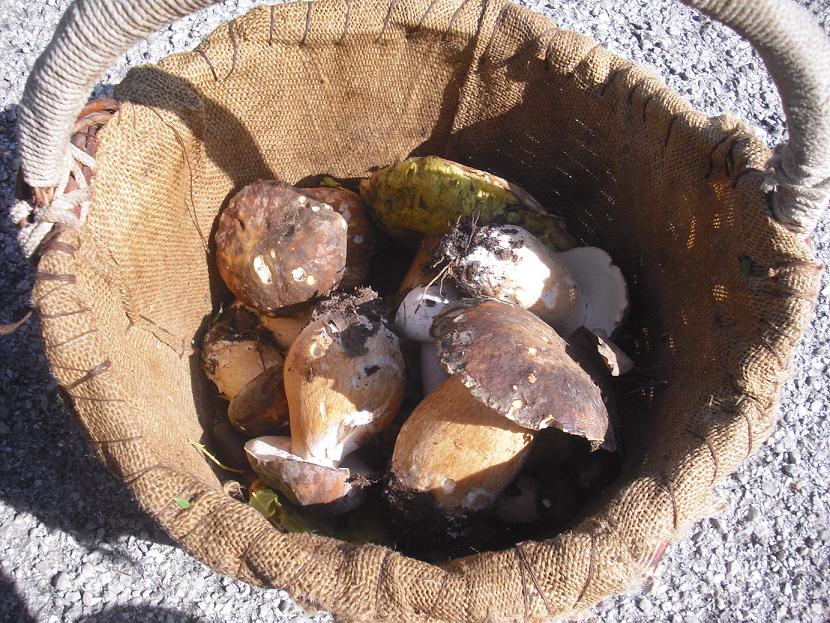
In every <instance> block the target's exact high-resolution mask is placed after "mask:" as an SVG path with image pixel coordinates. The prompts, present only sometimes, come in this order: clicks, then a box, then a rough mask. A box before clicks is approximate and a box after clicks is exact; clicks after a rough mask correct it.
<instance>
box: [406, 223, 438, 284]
mask: <svg viewBox="0 0 830 623" xmlns="http://www.w3.org/2000/svg"><path fill="white" fill-rule="evenodd" d="M439 240H440V238H439V237H438V236H427V237H426V238H424V239H423V240H421V243H420V244H419V245H418V251H417V252H416V253H415V257H414V258H413V259H412V263H411V264H410V265H409V270H408V271H407V272H406V275H404V278H403V281H401V285H400V287H399V288H398V296H400V297H404V296H406V294H407V293H408V292H409V291H410V290H411V289H412V288H417V287H418V286H420V285H423V284H425V283H429V282H430V281H431V280H432V278H433V277H435V275H436V274H437V273H438V270H437V269H435V268H434V267H433V260H432V256H433V254H434V253H435V249H436V248H437V246H438V241H439Z"/></svg>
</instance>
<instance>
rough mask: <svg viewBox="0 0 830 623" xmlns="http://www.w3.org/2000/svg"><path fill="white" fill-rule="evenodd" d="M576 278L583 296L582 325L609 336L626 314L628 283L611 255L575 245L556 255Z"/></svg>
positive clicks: (603, 335)
mask: <svg viewBox="0 0 830 623" xmlns="http://www.w3.org/2000/svg"><path fill="white" fill-rule="evenodd" d="M556 257H557V259H558V260H559V261H560V262H561V263H562V264H563V265H564V266H567V268H568V270H570V272H571V273H572V274H573V275H574V277H575V278H576V282H577V283H578V284H579V288H580V290H581V291H582V296H583V298H584V299H585V304H586V307H587V313H586V315H585V321H584V323H583V324H584V325H585V326H586V327H587V328H588V329H590V330H591V331H593V332H594V333H597V334H599V335H600V336H602V337H611V336H612V335H613V334H614V332H615V331H616V330H617V329H618V328H619V326H620V325H621V324H622V323H623V321H624V320H625V317H626V314H627V313H628V285H627V284H626V282H625V277H623V274H622V271H621V270H620V269H619V267H617V266H616V265H614V261H613V260H612V259H611V256H610V255H608V253H606V252H605V251H603V250H602V249H598V248H597V247H576V248H574V249H570V250H569V251H563V252H562V253H557V254H556Z"/></svg>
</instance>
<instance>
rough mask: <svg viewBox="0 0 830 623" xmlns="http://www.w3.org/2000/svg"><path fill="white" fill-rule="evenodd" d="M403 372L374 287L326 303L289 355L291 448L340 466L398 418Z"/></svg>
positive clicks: (287, 386)
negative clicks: (342, 460) (372, 289)
mask: <svg viewBox="0 0 830 623" xmlns="http://www.w3.org/2000/svg"><path fill="white" fill-rule="evenodd" d="M404 374H405V372H404V363H403V356H402V354H401V349H400V345H399V343H398V337H397V336H396V335H395V334H394V333H393V332H392V331H391V330H390V329H389V327H388V323H387V320H386V318H385V317H384V315H383V301H382V300H381V299H379V298H377V295H376V294H375V293H374V292H373V291H371V290H369V289H360V290H358V292H357V294H356V295H355V296H344V297H338V298H333V299H332V300H331V301H329V302H327V303H325V304H323V305H322V306H321V307H320V309H319V310H317V311H315V314H314V316H313V320H312V321H311V323H310V324H309V325H308V326H306V328H305V329H303V331H302V333H300V335H299V337H298V338H297V339H296V340H295V341H294V343H293V344H292V345H291V348H290V349H289V351H288V354H287V355H286V361H285V393H286V396H287V398H288V408H289V414H290V419H291V440H292V442H291V449H292V452H293V453H294V454H296V455H297V456H300V457H302V458H304V459H308V460H314V461H315V462H317V463H319V464H321V465H331V466H335V465H337V464H338V462H339V461H340V460H341V459H342V458H343V457H344V456H346V455H347V454H349V453H350V452H352V451H353V450H355V449H357V448H358V447H359V446H360V445H361V444H363V443H364V442H365V441H366V440H367V439H368V438H370V437H371V436H373V435H375V434H377V433H378V432H380V431H381V430H382V429H383V428H384V427H386V426H387V425H388V424H389V423H390V422H391V420H392V419H393V418H394V417H395V414H396V413H397V411H398V408H399V407H400V404H401V402H402V400H403V394H404V387H405V380H404Z"/></svg>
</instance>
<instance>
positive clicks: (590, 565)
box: [572, 532, 597, 608]
mask: <svg viewBox="0 0 830 623" xmlns="http://www.w3.org/2000/svg"><path fill="white" fill-rule="evenodd" d="M589 536H590V537H591V556H590V558H589V559H588V575H587V577H586V578H585V583H584V584H583V585H582V590H581V591H579V595H577V597H576V601H575V602H574V603H573V606H572V607H573V608H575V607H576V605H577V604H578V603H579V602H580V601H582V598H583V597H584V596H585V593H587V592H588V586H589V585H590V584H591V581H592V580H593V579H594V566H595V564H596V563H595V562H594V558H595V556H596V553H595V551H594V550H595V549H596V545H597V541H596V536H595V535H594V533H593V532H590V533H589Z"/></svg>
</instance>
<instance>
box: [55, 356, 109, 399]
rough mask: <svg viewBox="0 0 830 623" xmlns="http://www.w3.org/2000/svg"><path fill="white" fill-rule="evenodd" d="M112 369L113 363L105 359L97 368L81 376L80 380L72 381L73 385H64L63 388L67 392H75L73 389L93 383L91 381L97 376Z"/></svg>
mask: <svg viewBox="0 0 830 623" xmlns="http://www.w3.org/2000/svg"><path fill="white" fill-rule="evenodd" d="M110 367H112V362H111V361H110V360H109V359H105V360H104V361H102V362H101V363H99V364H98V365H97V366H95V367H94V368H90V369H89V370H87V371H86V372H85V373H84V374H83V376H81V377H79V378H77V379H75V380H74V381H72V382H71V383H67V384H66V385H64V386H63V388H64V389H65V390H66V391H70V390H73V389H75V388H76V387H78V386H79V385H83V384H84V383H86V382H88V381H91V380H92V379H94V378H95V377H96V376H100V375H102V374H103V373H104V372H106V371H107V370H109V369H110Z"/></svg>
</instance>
